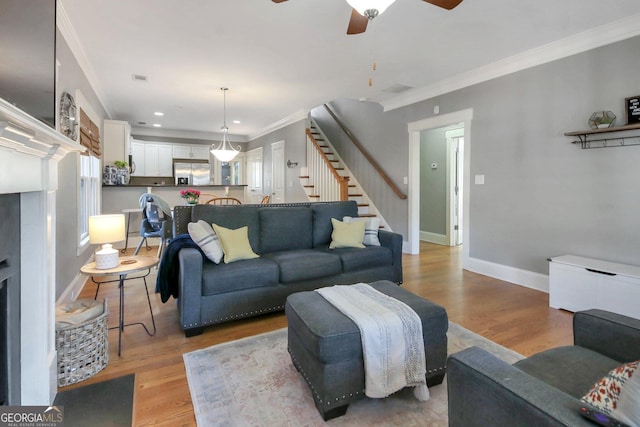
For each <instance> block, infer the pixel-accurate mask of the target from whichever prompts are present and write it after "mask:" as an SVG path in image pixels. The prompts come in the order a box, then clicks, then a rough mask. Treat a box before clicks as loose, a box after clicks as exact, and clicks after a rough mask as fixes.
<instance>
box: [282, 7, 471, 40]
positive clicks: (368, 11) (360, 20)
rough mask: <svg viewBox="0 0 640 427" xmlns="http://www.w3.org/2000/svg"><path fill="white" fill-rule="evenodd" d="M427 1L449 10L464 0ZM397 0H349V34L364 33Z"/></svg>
mask: <svg viewBox="0 0 640 427" xmlns="http://www.w3.org/2000/svg"><path fill="white" fill-rule="evenodd" d="M271 1H273V2H274V3H282V2H285V1H287V0H271ZM422 1H424V2H426V3H431V4H432V5H434V6H438V7H442V8H444V9H447V10H451V9H453V8H454V7H456V6H457V5H459V4H460V3H462V0H422ZM393 2H395V0H347V3H349V6H351V7H352V9H353V10H352V11H351V20H349V26H348V27H347V34H360V33H364V32H365V30H366V29H367V24H368V23H369V21H372V20H373V18H375V17H376V16H378V15H380V14H381V13H382V12H384V11H385V10H387V8H388V7H389V6H391V4H392V3H393Z"/></svg>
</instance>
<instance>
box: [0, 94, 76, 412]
mask: <svg viewBox="0 0 640 427" xmlns="http://www.w3.org/2000/svg"><path fill="white" fill-rule="evenodd" d="M80 151H84V147H82V146H81V145H79V144H77V143H76V142H74V141H72V140H71V139H69V138H67V137H66V136H64V135H62V134H60V133H58V132H56V131H55V130H54V129H52V128H50V127H49V126H47V125H46V124H44V123H42V122H40V121H39V120H37V119H35V118H33V117H31V116H29V115H28V114H26V113H24V112H23V111H22V110H20V109H18V108H16V107H15V106H13V105H11V104H9V103H8V102H6V101H5V100H3V99H1V98H0V194H9V193H19V194H20V282H21V287H20V319H21V325H20V328H21V332H20V340H21V342H20V354H21V356H20V376H21V380H20V382H21V386H20V404H21V405H50V404H51V403H52V402H53V398H54V397H55V395H56V391H57V360H56V349H55V277H56V274H55V273H56V267H55V266H56V257H55V247H56V234H55V226H56V205H55V202H56V197H55V194H56V193H55V192H56V190H57V188H58V162H59V161H60V160H61V159H62V158H64V156H66V155H67V154H68V153H70V152H80Z"/></svg>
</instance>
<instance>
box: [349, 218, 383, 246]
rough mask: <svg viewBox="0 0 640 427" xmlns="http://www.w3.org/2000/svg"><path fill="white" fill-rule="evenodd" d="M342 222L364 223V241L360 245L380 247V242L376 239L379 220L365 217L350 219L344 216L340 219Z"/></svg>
mask: <svg viewBox="0 0 640 427" xmlns="http://www.w3.org/2000/svg"><path fill="white" fill-rule="evenodd" d="M342 221H344V222H356V221H362V222H364V240H363V241H362V243H364V244H365V246H380V240H379V239H378V231H379V230H380V218H375V217H365V218H352V217H350V216H345V217H344V218H342Z"/></svg>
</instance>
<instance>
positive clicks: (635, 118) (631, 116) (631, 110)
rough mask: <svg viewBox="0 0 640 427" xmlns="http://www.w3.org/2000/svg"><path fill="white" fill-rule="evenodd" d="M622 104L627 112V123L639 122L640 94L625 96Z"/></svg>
mask: <svg viewBox="0 0 640 427" xmlns="http://www.w3.org/2000/svg"><path fill="white" fill-rule="evenodd" d="M624 104H625V111H626V113H627V124H628V125H634V124H637V123H640V95H638V96H632V97H629V98H625V100H624Z"/></svg>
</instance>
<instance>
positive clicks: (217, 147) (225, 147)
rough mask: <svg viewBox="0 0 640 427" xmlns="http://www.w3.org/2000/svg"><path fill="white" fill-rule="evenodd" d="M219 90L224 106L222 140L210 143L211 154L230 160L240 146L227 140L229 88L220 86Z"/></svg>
mask: <svg viewBox="0 0 640 427" xmlns="http://www.w3.org/2000/svg"><path fill="white" fill-rule="evenodd" d="M220 90H221V91H222V93H223V95H224V104H223V105H224V106H223V117H224V120H223V125H222V128H221V129H222V140H221V141H220V143H219V144H215V143H213V144H211V148H210V149H209V151H211V154H213V155H214V156H216V158H217V159H218V160H220V161H221V162H230V161H231V160H233V158H234V157H236V156H237V155H238V153H239V152H240V147H239V146H238V147H235V148H234V147H233V145H231V141H229V128H228V127H227V91H228V90H229V88H227V87H221V88H220Z"/></svg>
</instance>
